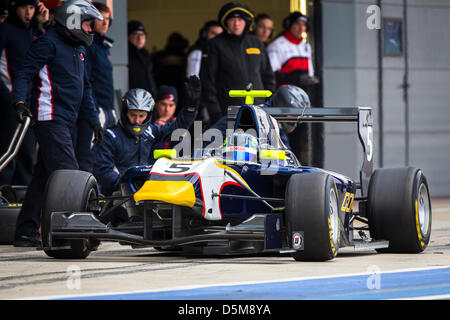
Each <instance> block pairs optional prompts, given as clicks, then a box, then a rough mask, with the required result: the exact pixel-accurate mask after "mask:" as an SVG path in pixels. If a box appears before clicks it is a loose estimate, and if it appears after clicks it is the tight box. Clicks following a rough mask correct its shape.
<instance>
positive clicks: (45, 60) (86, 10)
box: [12, 0, 103, 246]
mask: <svg viewBox="0 0 450 320" xmlns="http://www.w3.org/2000/svg"><path fill="white" fill-rule="evenodd" d="M75 7H76V8H77V10H79V11H78V12H81V14H80V15H79V19H77V20H78V22H79V23H78V24H77V23H74V24H69V23H71V22H72V23H73V21H72V20H71V19H69V17H70V16H71V15H72V14H73V10H75ZM94 19H100V20H101V19H103V17H102V15H101V14H100V12H98V10H97V9H96V8H95V7H94V6H93V5H92V4H91V3H89V2H87V1H85V0H66V1H64V2H63V3H62V4H61V5H60V6H57V7H56V10H55V20H56V25H55V26H53V27H51V28H50V29H49V31H47V33H46V34H45V35H44V36H42V37H40V38H39V39H37V40H36V41H34V42H33V43H32V45H31V47H30V49H29V51H28V53H27V56H26V58H25V60H24V63H23V65H22V68H21V69H20V70H19V71H18V72H17V74H16V79H15V81H14V92H13V97H12V101H13V106H14V108H15V109H16V114H17V118H18V119H19V121H23V120H24V117H25V116H32V120H33V122H34V125H33V129H34V133H35V135H36V138H37V141H38V143H39V155H38V161H37V164H36V167H35V170H34V173H33V177H32V179H31V183H30V186H29V187H28V190H27V193H26V195H25V200H24V203H23V206H22V209H21V211H20V213H19V216H18V218H17V222H16V234H15V240H14V245H15V246H39V245H40V238H39V227H40V210H41V205H42V204H43V199H44V190H45V185H46V183H47V179H48V177H49V176H50V174H51V173H52V172H53V171H55V170H58V169H78V162H77V160H76V157H75V151H74V147H73V145H74V137H75V134H74V133H75V132H74V131H75V130H76V121H77V118H78V115H79V114H80V115H82V116H84V117H85V118H86V119H89V121H90V123H91V125H92V126H93V127H95V128H96V129H95V133H96V134H97V135H99V133H100V132H101V131H100V130H99V128H100V129H101V127H100V122H99V120H98V113H97V110H96V108H95V105H94V101H93V98H92V88H91V87H90V84H89V81H88V79H87V74H86V70H85V59H86V48H85V45H86V46H89V45H90V44H91V43H92V37H93V35H92V33H91V32H92V30H91V23H92V22H93V20H94ZM30 79H32V88H30ZM29 89H32V93H31V104H30V107H31V108H30V109H31V112H30V109H28V107H27V106H26V105H25V104H24V102H25V101H26V99H27V94H28V92H29Z"/></svg>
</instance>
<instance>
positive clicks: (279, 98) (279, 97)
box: [272, 85, 311, 133]
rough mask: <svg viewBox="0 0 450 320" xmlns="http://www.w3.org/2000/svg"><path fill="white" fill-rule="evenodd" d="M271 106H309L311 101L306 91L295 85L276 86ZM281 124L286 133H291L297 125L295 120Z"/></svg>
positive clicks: (305, 107)
mask: <svg viewBox="0 0 450 320" xmlns="http://www.w3.org/2000/svg"><path fill="white" fill-rule="evenodd" d="M272 106H273V107H275V108H299V109H302V110H305V109H307V108H311V102H310V101H309V97H308V95H307V94H306V92H305V91H304V90H303V89H301V88H299V87H296V86H292V85H285V86H281V87H279V88H278V90H277V91H276V92H275V93H274V95H273V97H272ZM281 126H282V127H283V129H284V130H285V132H286V133H291V132H292V131H294V129H295V128H296V127H297V122H283V123H281Z"/></svg>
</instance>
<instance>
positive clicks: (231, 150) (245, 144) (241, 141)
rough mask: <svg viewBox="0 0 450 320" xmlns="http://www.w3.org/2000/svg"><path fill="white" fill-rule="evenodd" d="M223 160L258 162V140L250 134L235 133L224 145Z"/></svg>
mask: <svg viewBox="0 0 450 320" xmlns="http://www.w3.org/2000/svg"><path fill="white" fill-rule="evenodd" d="M223 158H224V159H227V160H235V161H251V162H256V161H257V158H258V139H257V138H255V137H254V136H252V135H251V134H248V133H243V132H235V133H233V134H232V135H231V137H229V138H227V139H226V140H225V142H224V144H223Z"/></svg>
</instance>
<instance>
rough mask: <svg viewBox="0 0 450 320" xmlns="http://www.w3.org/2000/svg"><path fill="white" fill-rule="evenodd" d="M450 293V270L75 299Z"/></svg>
mask: <svg viewBox="0 0 450 320" xmlns="http://www.w3.org/2000/svg"><path fill="white" fill-rule="evenodd" d="M449 294H450V267H446V268H438V269H427V270H416V271H404V272H391V273H375V274H364V275H352V276H341V277H330V278H316V279H305V280H294V281H280V282H266V283H253V284H239V285H220V286H205V287H200V288H194V289H182V290H171V291H156V292H155V291H153V292H139V293H123V294H111V295H95V296H83V297H72V298H69V299H82V300H91V299H93V300H122V299H123V300H300V299H308V300H321V299H326V300H340V299H343V300H375V299H408V298H414V297H422V298H423V297H427V296H438V295H449Z"/></svg>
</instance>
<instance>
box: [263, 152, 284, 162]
mask: <svg viewBox="0 0 450 320" xmlns="http://www.w3.org/2000/svg"><path fill="white" fill-rule="evenodd" d="M259 159H261V160H284V159H286V152H284V151H283V150H261V151H259Z"/></svg>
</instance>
